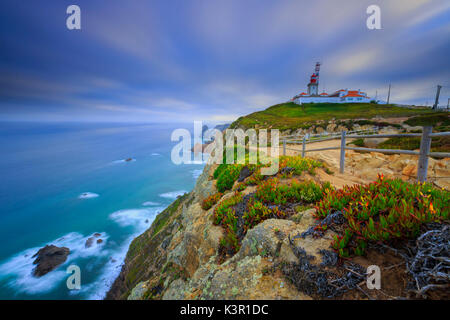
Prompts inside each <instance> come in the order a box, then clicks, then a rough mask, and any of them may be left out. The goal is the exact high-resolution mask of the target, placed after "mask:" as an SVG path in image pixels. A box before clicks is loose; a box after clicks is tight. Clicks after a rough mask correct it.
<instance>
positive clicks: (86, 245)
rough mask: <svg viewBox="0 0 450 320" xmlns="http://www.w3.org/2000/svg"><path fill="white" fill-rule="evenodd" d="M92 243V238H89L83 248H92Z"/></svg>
mask: <svg viewBox="0 0 450 320" xmlns="http://www.w3.org/2000/svg"><path fill="white" fill-rule="evenodd" d="M93 243H94V237H89V238H88V239H87V240H86V243H85V244H84V247H85V248H90V247H92V244H93Z"/></svg>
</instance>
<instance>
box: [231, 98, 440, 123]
mask: <svg viewBox="0 0 450 320" xmlns="http://www.w3.org/2000/svg"><path fill="white" fill-rule="evenodd" d="M419 114H420V115H422V114H435V112H434V111H433V110H431V109H428V108H415V109H408V108H401V107H396V106H394V105H377V104H371V103H343V104H335V103H310V104H304V105H302V106H299V105H297V104H295V103H293V102H287V103H282V104H277V105H274V106H272V107H270V108H267V109H266V110H263V111H258V112H254V113H252V114H249V115H247V116H245V117H240V118H239V119H237V120H236V121H235V122H233V123H232V124H231V126H230V128H231V129H233V128H237V127H243V128H254V127H255V126H259V127H265V128H277V129H282V130H285V129H294V128H309V127H310V126H311V125H312V124H314V123H315V122H316V121H319V120H321V121H329V120H331V119H337V120H338V119H357V118H361V117H364V118H368V119H370V118H373V117H375V116H383V117H404V116H414V115H419ZM367 121H369V120H367ZM355 123H356V122H355Z"/></svg>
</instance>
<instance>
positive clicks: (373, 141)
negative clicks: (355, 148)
mask: <svg viewBox="0 0 450 320" xmlns="http://www.w3.org/2000/svg"><path fill="white" fill-rule="evenodd" d="M386 140H387V138H365V139H364V146H366V147H367V148H375V147H376V146H378V145H379V144H380V143H382V142H384V141H386Z"/></svg>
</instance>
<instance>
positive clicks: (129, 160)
mask: <svg viewBox="0 0 450 320" xmlns="http://www.w3.org/2000/svg"><path fill="white" fill-rule="evenodd" d="M135 161H136V159H134V158H127V159H120V160H115V161H113V162H112V163H125V162H135Z"/></svg>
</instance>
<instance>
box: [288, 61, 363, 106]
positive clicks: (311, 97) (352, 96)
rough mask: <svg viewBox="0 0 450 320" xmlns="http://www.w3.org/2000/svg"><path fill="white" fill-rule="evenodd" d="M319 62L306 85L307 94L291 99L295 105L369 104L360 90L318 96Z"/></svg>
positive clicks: (303, 93)
mask: <svg viewBox="0 0 450 320" xmlns="http://www.w3.org/2000/svg"><path fill="white" fill-rule="evenodd" d="M319 71H320V62H317V63H316V68H315V72H314V73H313V74H312V75H311V79H310V81H309V83H308V93H305V92H302V93H300V94H298V95H296V96H295V97H293V98H292V99H291V101H293V102H295V103H297V104H303V103H311V102H313V103H321V102H327V103H362V102H370V97H368V96H367V94H366V93H365V92H362V91H361V90H359V89H358V90H348V89H341V90H338V91H336V92H334V93H332V94H328V93H325V92H322V93H320V94H319Z"/></svg>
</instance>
